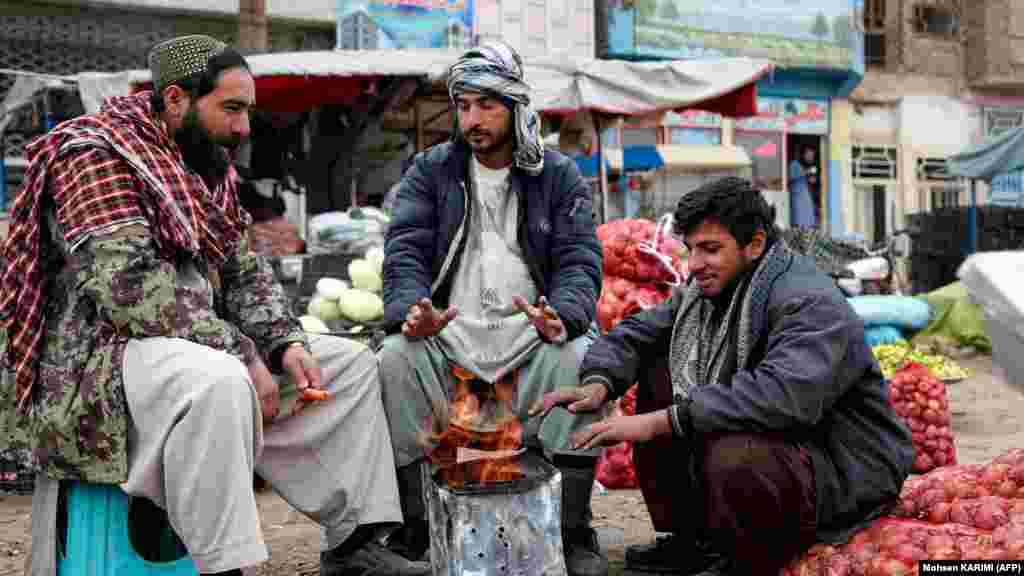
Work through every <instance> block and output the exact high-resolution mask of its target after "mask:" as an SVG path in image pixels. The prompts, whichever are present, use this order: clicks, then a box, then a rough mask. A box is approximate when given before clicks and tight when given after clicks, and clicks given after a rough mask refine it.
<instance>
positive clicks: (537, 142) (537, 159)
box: [448, 42, 544, 176]
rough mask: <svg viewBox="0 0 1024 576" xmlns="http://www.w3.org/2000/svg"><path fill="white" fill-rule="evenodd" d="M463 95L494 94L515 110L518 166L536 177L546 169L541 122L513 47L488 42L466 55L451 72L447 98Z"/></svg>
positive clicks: (521, 63) (520, 62) (521, 65)
mask: <svg viewBox="0 0 1024 576" xmlns="http://www.w3.org/2000/svg"><path fill="white" fill-rule="evenodd" d="M463 92H479V93H481V94H492V95H495V96H497V97H499V98H501V99H502V100H503V101H506V102H511V103H512V105H513V106H514V108H513V116H514V122H515V128H516V151H515V163H516V166H518V167H519V168H520V169H522V170H524V171H526V172H527V173H528V174H532V175H534V176H536V175H537V174H540V173H541V171H542V170H543V169H544V142H543V140H542V139H541V135H540V118H539V117H538V116H537V113H536V112H535V111H534V110H533V107H532V106H531V105H530V87H529V86H528V85H527V84H526V83H525V82H524V81H523V61H522V60H521V59H520V58H519V55H518V54H516V52H515V50H513V49H512V48H511V47H510V46H508V45H507V44H505V43H502V42H489V43H486V44H483V45H481V46H479V47H477V48H474V49H473V50H470V51H469V52H466V54H464V55H463V56H462V58H460V59H459V61H458V62H456V63H455V64H453V65H452V67H451V69H449V70H448V96H449V97H450V98H451V99H452V102H454V101H455V97H456V96H457V95H458V94H461V93H463Z"/></svg>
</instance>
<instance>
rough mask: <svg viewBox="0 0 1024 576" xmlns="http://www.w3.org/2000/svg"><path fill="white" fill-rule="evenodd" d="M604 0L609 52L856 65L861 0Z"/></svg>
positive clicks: (860, 54)
mask: <svg viewBox="0 0 1024 576" xmlns="http://www.w3.org/2000/svg"><path fill="white" fill-rule="evenodd" d="M610 6H611V9H610V10H609V23H608V26H609V30H608V31H609V34H608V37H609V41H610V44H611V45H610V46H609V49H610V51H611V52H613V53H618V54H628V53H633V54H635V55H641V56H665V57H672V58H708V57H726V56H748V57H754V58H768V59H771V60H774V61H776V62H777V63H778V64H780V65H783V66H802V67H823V68H836V69H845V70H850V69H862V68H863V50H862V49H861V46H862V45H863V34H862V33H861V31H860V29H861V27H860V26H859V25H857V23H858V22H859V20H858V19H859V18H860V15H861V9H862V6H863V0H714V1H703V0H618V1H617V2H616V1H613V2H610ZM622 44H631V45H630V46H623V45H622Z"/></svg>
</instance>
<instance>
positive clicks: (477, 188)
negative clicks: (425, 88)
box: [379, 43, 608, 576]
mask: <svg viewBox="0 0 1024 576" xmlns="http://www.w3.org/2000/svg"><path fill="white" fill-rule="evenodd" d="M448 90H449V95H450V97H451V101H452V103H453V105H454V106H455V110H456V116H457V119H458V127H457V130H456V136H455V139H454V141H452V142H447V143H444V144H441V145H439V146H436V147H434V148H432V149H430V150H428V151H426V152H424V153H421V154H420V155H418V156H417V157H416V159H415V160H414V162H413V164H412V165H411V166H410V167H409V169H408V170H407V171H406V173H405V176H404V178H403V179H402V181H401V183H400V185H399V188H398V190H397V199H396V202H395V205H394V209H393V212H392V219H391V224H390V226H389V228H388V233H387V239H386V243H385V247H384V253H385V258H384V320H385V322H386V325H387V329H388V330H389V331H390V332H391V336H389V337H388V338H387V339H385V341H384V342H383V344H382V347H381V350H380V351H379V357H380V361H381V387H382V394H383V398H384V405H385V410H386V411H387V414H388V421H389V424H390V426H391V437H392V441H393V444H394V448H395V461H396V464H397V465H398V467H399V468H398V479H399V491H400V493H401V498H402V512H403V515H404V516H405V518H406V525H405V526H404V527H403V529H402V530H401V531H399V532H396V533H395V537H393V538H392V541H391V543H392V547H393V548H394V549H395V550H396V551H400V552H401V553H402V554H404V555H405V556H406V557H407V558H421V557H422V556H423V554H424V553H425V552H426V550H427V545H428V532H427V520H426V515H425V510H424V504H423V498H422V486H421V482H420V479H421V476H420V466H421V464H422V463H423V461H424V459H425V457H426V456H427V455H428V454H430V452H431V450H433V449H434V447H435V446H436V438H434V437H433V436H432V434H431V433H432V431H436V430H439V431H444V430H446V429H447V428H448V425H449V418H450V413H451V411H450V410H448V408H449V402H451V401H452V400H455V399H456V391H457V390H456V374H460V375H464V374H469V375H470V376H469V378H468V379H469V380H472V381H475V384H474V385H475V386H478V387H480V388H482V389H487V388H495V389H503V390H512V391H513V392H512V394H511V395H512V399H511V402H508V401H503V403H504V404H505V405H503V406H496V407H490V408H489V407H487V406H482V407H481V413H484V414H487V413H490V410H494V413H495V414H499V413H502V412H504V413H508V412H511V413H513V414H514V415H515V417H516V419H518V421H519V422H521V423H523V424H524V425H525V431H524V435H523V437H524V438H525V441H526V443H527V444H529V445H531V446H532V447H533V448H536V449H537V450H539V451H541V452H542V454H543V455H544V456H546V457H549V458H552V459H553V461H554V464H555V465H556V466H557V467H558V468H559V469H560V470H561V472H562V512H563V514H562V529H563V539H562V540H563V546H564V552H565V559H566V564H567V568H568V572H569V574H572V575H573V576H578V575H588V576H589V575H595V576H601V575H603V574H606V573H607V571H608V564H607V560H606V559H605V558H604V556H603V555H602V554H601V551H600V548H599V546H598V543H597V538H596V535H595V533H594V531H593V529H592V528H591V526H590V496H591V490H592V487H593V484H594V472H595V470H594V465H595V463H596V457H597V455H598V453H599V452H598V451H596V450H591V451H583V452H573V451H572V450H571V449H570V447H569V438H570V434H571V432H572V431H573V430H575V429H577V428H578V427H579V426H581V425H583V424H585V423H586V422H587V420H588V419H591V420H592V419H594V418H595V416H593V415H589V416H577V415H576V414H574V413H572V412H571V411H569V410H566V409H564V408H560V409H557V410H555V411H554V412H552V413H550V414H549V415H548V416H547V417H537V418H530V415H529V412H530V409H531V408H532V407H533V405H534V404H535V403H536V402H537V401H539V400H541V399H542V397H543V395H544V394H545V393H546V392H549V391H551V390H553V389H554V388H556V387H558V386H565V385H572V386H574V385H575V382H576V379H577V377H578V366H579V362H580V361H581V360H582V356H583V353H584V352H585V350H586V348H587V346H588V345H589V344H590V342H592V340H593V336H594V334H595V331H594V317H595V314H596V308H597V297H598V293H599V292H600V288H601V266H602V259H601V246H600V244H599V243H598V240H597V235H596V226H595V223H594V216H593V199H592V196H591V192H590V188H589V187H588V186H587V185H586V183H585V182H584V181H583V179H582V177H581V176H580V173H579V170H578V169H577V168H576V165H575V163H573V162H572V161H571V160H570V159H569V158H567V157H565V156H563V155H562V154H559V153H557V152H554V151H545V150H544V147H543V145H542V142H541V138H540V123H539V119H538V117H537V115H536V114H535V113H534V111H533V109H532V107H531V106H530V89H529V87H528V86H527V85H526V84H525V83H524V81H523V65H522V61H521V60H520V58H519V56H518V55H517V54H516V53H515V51H514V50H513V49H512V48H510V47H509V46H507V45H505V44H502V43H490V44H486V45H483V46H480V47H478V48H475V49H473V50H470V51H468V52H467V53H466V54H465V55H463V57H462V58H460V59H459V61H458V62H456V63H455V64H454V65H453V66H452V68H451V70H450V71H449V75H448ZM460 378H465V376H460ZM484 395H485V396H486V395H487V394H484ZM499 396H501V394H499ZM507 404H511V406H509V405H507ZM476 422H477V424H476V426H477V430H476V431H478V432H488V431H489V429H490V428H494V426H495V422H494V421H493V420H489V419H488V418H478V419H477V420H476Z"/></svg>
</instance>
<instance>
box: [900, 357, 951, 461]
mask: <svg viewBox="0 0 1024 576" xmlns="http://www.w3.org/2000/svg"><path fill="white" fill-rule="evenodd" d="M889 402H890V403H891V404H892V406H893V408H894V409H895V410H896V413H897V414H899V415H900V417H901V418H903V420H904V421H905V422H906V423H907V426H909V427H910V431H911V433H912V435H913V442H914V472H917V473H919V474H920V473H923V472H928V471H930V470H932V469H934V468H938V467H941V466H947V465H951V464H956V447H955V445H954V444H953V429H952V428H951V427H950V418H951V416H950V411H949V402H947V401H946V385H945V384H943V383H942V382H941V381H940V380H939V379H938V378H936V377H935V376H934V375H933V374H932V372H931V371H930V370H928V368H926V367H924V366H922V365H920V364H917V363H914V362H911V363H908V364H906V365H905V366H904V367H902V368H900V369H899V370H897V371H896V373H895V374H894V375H893V377H892V378H890V379H889Z"/></svg>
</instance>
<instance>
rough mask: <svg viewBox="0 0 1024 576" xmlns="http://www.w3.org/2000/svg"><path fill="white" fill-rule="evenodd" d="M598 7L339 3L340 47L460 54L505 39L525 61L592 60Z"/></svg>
mask: <svg viewBox="0 0 1024 576" xmlns="http://www.w3.org/2000/svg"><path fill="white" fill-rule="evenodd" d="M594 6H595V2H594V0H436V1H434V2H422V1H420V0H369V1H367V0H337V20H338V46H339V47H341V48H343V49H389V48H391V49H394V48H404V49H413V48H449V49H453V50H461V49H464V48H466V47H468V46H471V45H473V44H475V43H479V42H484V41H487V40H503V41H505V42H507V43H509V44H510V45H511V46H512V47H513V48H515V49H516V50H517V51H518V52H519V53H520V55H522V56H523V57H524V58H533V57H538V56H545V55H549V54H570V55H572V56H583V57H588V58H592V57H594V50H595V41H594Z"/></svg>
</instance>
